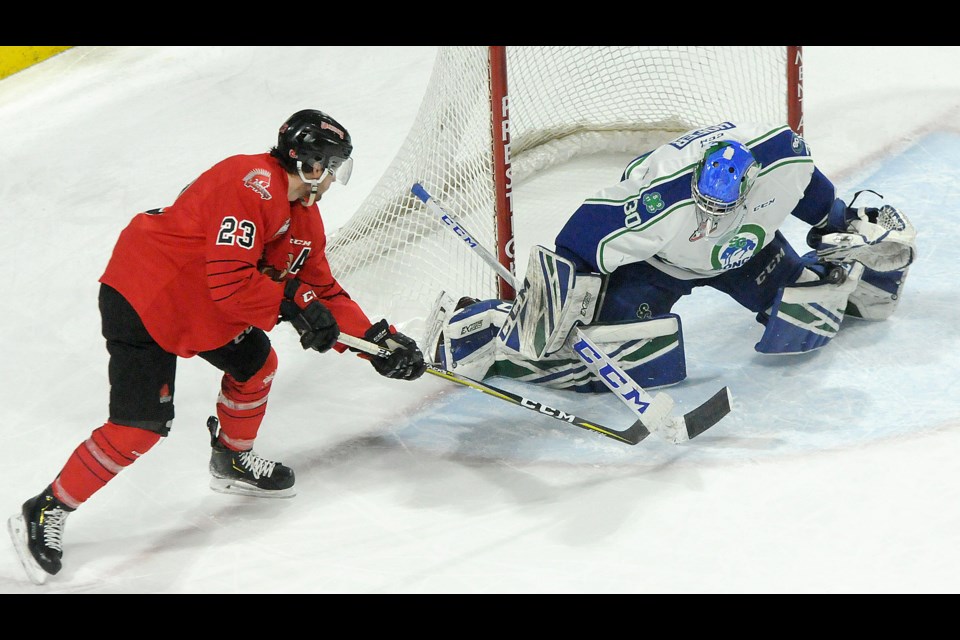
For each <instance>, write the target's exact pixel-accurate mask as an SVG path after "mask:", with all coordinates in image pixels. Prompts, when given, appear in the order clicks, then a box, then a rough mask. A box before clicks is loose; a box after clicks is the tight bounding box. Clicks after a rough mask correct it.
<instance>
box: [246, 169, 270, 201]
mask: <svg viewBox="0 0 960 640" xmlns="http://www.w3.org/2000/svg"><path fill="white" fill-rule="evenodd" d="M243 186H245V187H248V188H250V189H253V190H254V191H256V192H257V193H258V194H260V197H261V198H263V199H264V200H270V199H271V198H272V197H273V196H271V195H270V192H269V191H268V189H269V188H270V172H269V171H267V170H266V169H254V170H253V171H251V172H250V173H248V174H247V175H245V176H244V177H243Z"/></svg>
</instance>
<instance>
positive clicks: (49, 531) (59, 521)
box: [42, 507, 70, 551]
mask: <svg viewBox="0 0 960 640" xmlns="http://www.w3.org/2000/svg"><path fill="white" fill-rule="evenodd" d="M68 515H70V514H69V513H68V512H67V511H64V510H63V509H60V508H59V507H58V508H54V509H51V510H50V511H44V512H43V517H42V522H43V544H45V545H46V546H48V547H50V548H51V549H56V550H57V551H63V543H62V542H61V538H62V537H63V524H64V522H65V521H66V519H67V516H68Z"/></svg>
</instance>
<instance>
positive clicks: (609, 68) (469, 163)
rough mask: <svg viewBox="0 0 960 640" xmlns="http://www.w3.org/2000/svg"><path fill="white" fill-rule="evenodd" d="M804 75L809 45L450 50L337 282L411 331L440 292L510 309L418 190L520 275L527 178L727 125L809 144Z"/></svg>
mask: <svg viewBox="0 0 960 640" xmlns="http://www.w3.org/2000/svg"><path fill="white" fill-rule="evenodd" d="M802 68H803V67H802V48H801V47H798V46H797V47H773V46H763V47H760V46H757V47H752V46H730V47H700V46H687V47H681V46H670V47H580V46H578V47H560V46H536V47H534V46H518V47H502V46H494V47H483V46H475V47H465V46H460V47H439V48H438V51H437V56H436V60H435V62H434V67H433V71H432V74H431V76H430V80H429V82H428V84H427V89H426V92H425V95H424V99H423V101H422V103H421V105H420V108H419V110H418V112H417V115H416V118H415V119H414V123H413V126H412V127H411V130H410V133H409V134H408V135H407V138H406V139H405V141H404V143H403V144H402V145H401V148H400V150H399V152H398V153H397V155H396V157H395V158H394V159H393V161H392V162H391V164H390V165H389V166H388V168H387V170H386V171H385V173H384V175H383V176H382V177H381V179H380V181H379V182H378V183H377V185H376V186H375V187H374V188H373V190H372V191H371V192H370V194H369V195H368V196H367V197H366V198H365V199H364V201H363V202H362V204H361V205H360V207H359V208H358V209H357V211H356V213H355V214H354V215H353V216H352V217H351V218H350V220H349V221H348V222H347V223H346V224H345V225H344V226H343V227H342V228H341V229H339V230H338V231H337V232H336V233H335V234H333V235H332V236H331V238H330V243H329V247H328V249H327V253H328V257H329V259H330V264H331V267H332V269H333V272H334V275H335V276H336V277H337V278H338V280H340V282H341V283H342V284H343V285H344V286H345V288H346V289H347V290H348V291H353V292H355V293H356V295H357V296H358V297H359V298H360V299H362V300H363V304H364V307H365V309H367V311H368V313H370V314H371V316H376V317H386V318H390V320H391V321H392V322H394V323H396V324H398V325H401V326H403V327H404V328H405V329H407V330H410V328H411V327H410V324H411V323H412V324H413V325H416V324H417V323H418V322H420V321H423V320H425V318H426V317H427V316H428V315H429V313H430V311H431V310H432V306H433V303H434V300H435V299H436V297H437V295H438V294H439V293H440V291H446V292H447V293H448V294H450V295H453V296H454V297H455V298H457V297H460V296H465V295H469V296H472V297H475V298H480V299H486V298H494V297H500V298H504V299H512V298H513V297H514V293H515V292H514V291H513V289H512V287H510V285H509V284H508V283H506V282H504V281H503V280H502V279H501V278H499V277H498V276H497V275H496V274H495V273H494V271H493V270H492V269H491V268H490V267H489V266H488V265H486V264H484V263H483V261H482V260H481V259H480V258H479V257H478V256H477V255H476V253H475V252H473V251H470V250H468V249H467V248H465V247H462V246H460V245H461V243H462V240H461V239H460V238H458V237H456V235H454V233H451V230H450V229H444V228H442V226H443V225H441V224H439V223H438V222H437V220H436V218H435V217H434V216H432V215H431V214H430V213H429V212H428V211H427V210H426V208H425V207H424V205H423V203H422V202H420V201H419V200H418V199H417V198H416V197H415V196H414V195H413V194H412V193H411V191H410V188H411V187H412V186H413V184H414V183H416V182H419V183H421V184H422V185H423V187H424V188H425V189H426V190H427V192H428V193H430V194H431V195H432V196H434V197H435V198H437V200H439V201H440V202H441V203H442V204H443V206H444V208H445V209H446V210H447V211H449V212H450V214H451V215H452V216H454V217H455V218H456V219H457V220H458V221H459V222H460V223H461V224H462V225H463V227H464V228H465V231H466V233H467V234H468V235H470V236H472V237H473V238H474V239H475V240H477V241H478V242H479V243H480V244H482V245H483V246H484V247H485V248H487V249H489V250H490V251H491V252H492V253H495V254H496V255H497V256H498V259H499V261H500V262H501V264H503V265H504V266H506V267H507V268H508V269H509V270H510V271H511V272H512V273H515V272H516V271H515V268H514V259H515V256H514V255H513V249H514V220H513V216H514V214H515V212H514V206H513V205H514V203H513V191H514V189H515V187H516V186H517V184H518V183H519V182H521V181H522V180H523V179H524V178H526V177H529V176H530V175H532V174H534V173H536V172H539V171H542V170H544V169H546V168H548V167H552V166H556V165H558V164H561V163H563V162H566V161H567V160H569V159H571V158H573V157H575V156H578V155H582V154H587V153H598V152H616V153H624V152H630V153H636V155H640V154H641V153H643V152H645V151H647V150H649V149H651V148H653V147H654V146H656V145H659V144H662V143H663V142H666V141H667V140H669V139H671V138H673V137H675V136H676V135H678V134H679V133H682V132H684V131H687V130H689V129H693V128H696V127H699V126H706V125H711V124H715V123H717V122H723V121H725V120H733V121H737V120H741V121H762V122H785V123H788V124H789V125H790V126H791V127H792V128H793V129H794V131H796V132H798V133H802V132H803V113H802V99H803V90H802V80H803V76H802ZM598 188H599V185H598ZM570 213H572V211H569V212H561V214H558V215H564V216H566V215H569V214H570ZM516 215H517V216H518V217H519V218H520V219H522V217H523V211H522V210H520V211H517V212H516ZM536 243H537V244H544V245H548V246H549V245H551V244H552V238H538V239H537V240H536Z"/></svg>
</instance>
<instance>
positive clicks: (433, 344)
mask: <svg viewBox="0 0 960 640" xmlns="http://www.w3.org/2000/svg"><path fill="white" fill-rule="evenodd" d="M456 305H457V302H456V300H454V299H453V296H451V295H450V294H449V293H447V292H446V291H441V292H440V294H439V295H438V296H437V298H436V300H434V302H433V311H431V312H430V315H429V316H427V321H426V324H425V326H424V330H423V337H422V338H421V339H420V343H419V344H420V349H421V350H422V351H423V353H424V355H426V356H427V357H428V359H429V360H430V362H432V363H433V364H439V365H441V366H444V367H445V365H444V364H443V359H442V358H441V357H440V353H441V348H442V347H443V341H444V339H445V337H446V334H444V333H443V330H444V328H446V326H447V324H448V323H449V322H450V319H451V318H453V314H454V313H455V312H456ZM448 351H449V347H448Z"/></svg>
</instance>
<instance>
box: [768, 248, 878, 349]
mask: <svg viewBox="0 0 960 640" xmlns="http://www.w3.org/2000/svg"><path fill="white" fill-rule="evenodd" d="M843 269H844V270H845V273H846V277H844V279H843V281H842V282H839V283H832V282H829V281H827V280H823V281H819V277H817V276H816V275H815V274H813V273H812V272H810V271H807V270H805V271H804V272H803V274H802V276H801V278H800V280H798V284H797V285H794V286H792V287H784V288H782V289H780V292H779V293H778V294H777V297H776V299H775V300H774V302H773V306H772V308H771V311H770V319H769V320H768V321H767V326H766V329H765V330H764V332H763V336H762V337H761V338H760V342H758V343H757V344H756V345H755V346H754V348H755V349H756V350H757V351H758V352H760V353H767V354H792V353H805V352H807V351H813V350H814V349H819V348H820V347H823V346H824V345H826V344H827V343H828V342H830V340H832V339H833V337H834V336H835V335H837V332H838V331H839V330H840V324H841V323H842V322H843V316H844V312H845V310H846V308H847V300H848V298H849V297H850V294H851V293H853V291H854V290H855V289H856V288H857V285H858V284H859V282H860V277H861V276H862V275H863V270H864V266H863V265H862V264H861V263H859V262H853V263H849V264H845V265H843Z"/></svg>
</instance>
